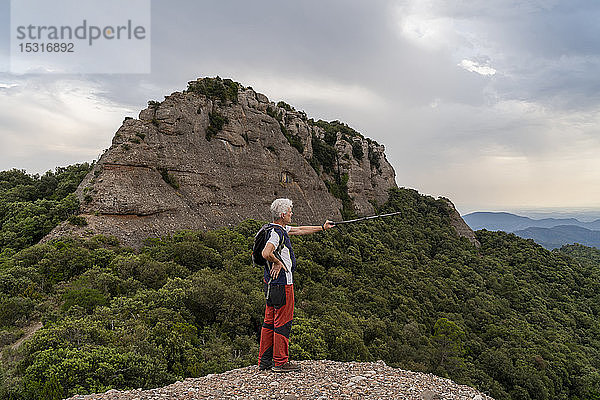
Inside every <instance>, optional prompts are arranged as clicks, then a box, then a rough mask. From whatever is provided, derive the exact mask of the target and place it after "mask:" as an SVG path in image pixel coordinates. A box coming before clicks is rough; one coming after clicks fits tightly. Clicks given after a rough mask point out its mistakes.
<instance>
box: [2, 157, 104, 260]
mask: <svg viewBox="0 0 600 400" xmlns="http://www.w3.org/2000/svg"><path fill="white" fill-rule="evenodd" d="M91 168H92V166H91V165H90V164H88V163H83V164H75V165H70V166H68V167H58V168H56V170H55V171H48V172H46V173H45V174H44V175H42V176H40V175H30V174H27V173H25V171H22V170H18V169H12V170H9V171H0V228H1V230H0V252H2V251H3V250H6V249H12V250H20V249H23V248H25V247H27V246H31V245H32V244H34V243H37V242H38V241H39V240H40V239H41V238H43V237H44V236H46V234H48V232H50V231H51V230H52V228H54V227H55V226H56V225H58V224H59V223H60V222H62V221H65V220H66V219H68V218H69V217H71V216H73V214H75V212H76V211H77V210H78V209H79V201H78V200H77V197H75V194H73V193H74V192H75V189H77V186H79V184H80V183H81V181H82V180H83V178H84V177H85V176H86V175H87V173H88V172H89V171H90V170H91ZM73 222H75V223H77V222H78V221H77V220H76V219H75V220H73Z"/></svg>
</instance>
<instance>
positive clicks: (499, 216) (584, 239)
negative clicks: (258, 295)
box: [463, 212, 600, 249]
mask: <svg viewBox="0 0 600 400" xmlns="http://www.w3.org/2000/svg"><path fill="white" fill-rule="evenodd" d="M463 219H464V220H465V222H466V223H467V224H468V225H469V226H470V227H471V229H473V230H474V231H477V230H480V229H487V230H488V231H505V232H512V233H514V234H515V235H517V236H520V237H522V238H526V239H533V240H534V241H535V242H536V243H538V244H540V245H542V246H544V247H545V248H547V249H554V248H557V247H561V246H562V245H565V244H572V243H580V244H583V245H585V246H590V247H597V248H600V219H597V220H595V221H592V222H581V221H579V220H578V219H575V218H544V219H532V218H528V217H522V216H519V215H515V214H511V213H507V212H474V213H471V214H467V215H464V216H463Z"/></svg>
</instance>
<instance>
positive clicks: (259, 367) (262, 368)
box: [258, 364, 273, 371]
mask: <svg viewBox="0 0 600 400" xmlns="http://www.w3.org/2000/svg"><path fill="white" fill-rule="evenodd" d="M271 368H273V364H261V365H259V366H258V370H259V371H266V370H268V369H271Z"/></svg>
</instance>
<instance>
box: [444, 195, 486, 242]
mask: <svg viewBox="0 0 600 400" xmlns="http://www.w3.org/2000/svg"><path fill="white" fill-rule="evenodd" d="M440 198H441V199H442V200H444V201H445V202H446V204H447V205H448V214H449V215H450V225H452V227H453V228H454V230H455V231H456V233H457V234H458V236H460V237H465V238H467V239H469V242H471V243H472V244H473V245H474V246H475V247H481V243H479V240H477V238H476V237H475V232H473V230H472V229H471V228H470V227H469V225H467V223H466V222H465V221H464V220H463V219H462V217H461V216H460V214H459V212H458V211H457V210H456V207H454V204H453V203H452V202H451V201H450V200H449V199H447V198H445V197H440Z"/></svg>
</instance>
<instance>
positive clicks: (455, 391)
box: [69, 360, 493, 400]
mask: <svg viewBox="0 0 600 400" xmlns="http://www.w3.org/2000/svg"><path fill="white" fill-rule="evenodd" d="M299 364H300V368H301V369H300V371H297V372H289V373H286V374H277V373H274V372H271V371H258V368H257V367H256V366H251V367H246V368H240V369H235V370H232V371H228V372H224V373H222V374H214V375H213V374H211V375H207V376H204V377H202V378H188V379H186V380H184V381H183V382H176V383H174V384H172V385H169V386H166V387H164V388H158V389H150V390H141V389H137V390H128V391H122V392H121V391H117V390H109V391H108V392H106V393H102V394H92V395H78V396H73V397H71V398H69V400H88V399H95V400H134V399H144V400H158V399H182V400H183V399H286V400H299V399H403V400H434V399H456V400H493V399H492V398H491V397H490V396H487V395H485V394H483V393H480V392H478V391H477V390H475V389H473V388H471V387H469V386H464V385H458V384H456V383H454V382H452V381H451V380H449V379H444V378H440V377H438V376H435V375H432V374H425V373H421V372H411V371H404V370H401V369H397V368H392V367H389V366H387V365H385V363H384V362H383V361H379V362H376V363H358V362H349V363H343V362H335V361H327V360H321V361H301V362H300V363H299Z"/></svg>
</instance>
